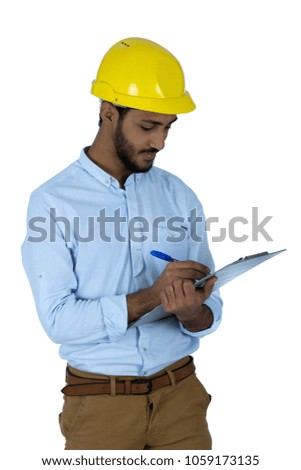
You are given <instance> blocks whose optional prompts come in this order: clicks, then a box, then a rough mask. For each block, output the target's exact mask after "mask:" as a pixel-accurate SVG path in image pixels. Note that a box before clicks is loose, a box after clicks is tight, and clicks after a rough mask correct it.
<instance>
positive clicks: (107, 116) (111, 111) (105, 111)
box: [100, 101, 119, 126]
mask: <svg viewBox="0 0 301 470" xmlns="http://www.w3.org/2000/svg"><path fill="white" fill-rule="evenodd" d="M118 115H119V113H118V111H117V109H116V108H115V106H114V105H113V104H112V103H110V102H109V101H104V102H103V103H102V105H101V108H100V117H101V119H102V125H103V124H105V125H109V126H112V124H114V123H115V121H116V120H118Z"/></svg>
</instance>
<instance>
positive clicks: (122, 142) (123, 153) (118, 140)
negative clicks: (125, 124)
mask: <svg viewBox="0 0 301 470" xmlns="http://www.w3.org/2000/svg"><path fill="white" fill-rule="evenodd" d="M121 124H122V120H121V119H119V121H118V124H117V127H116V131H115V135H114V146H115V150H116V154H117V156H118V158H119V160H120V161H121V162H122V163H123V165H124V167H125V168H126V169H127V170H130V171H131V172H133V173H146V172H148V171H149V170H150V169H151V168H152V166H153V161H149V162H147V165H146V166H145V164H144V165H142V164H140V165H139V162H138V161H137V160H138V158H136V159H135V155H139V153H140V154H143V153H154V154H156V153H157V150H156V149H153V148H152V149H145V150H142V151H141V152H139V153H138V152H137V151H136V150H135V148H134V146H133V145H132V144H131V143H130V142H129V141H128V140H127V138H126V137H125V135H124V133H123V131H122V126H121Z"/></svg>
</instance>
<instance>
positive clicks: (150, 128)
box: [140, 125, 153, 131]
mask: <svg viewBox="0 0 301 470" xmlns="http://www.w3.org/2000/svg"><path fill="white" fill-rule="evenodd" d="M140 127H141V129H143V130H144V131H151V130H153V126H152V127H146V126H141V125H140Z"/></svg>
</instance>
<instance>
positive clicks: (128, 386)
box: [61, 357, 195, 396]
mask: <svg viewBox="0 0 301 470" xmlns="http://www.w3.org/2000/svg"><path fill="white" fill-rule="evenodd" d="M194 371H195V365H194V363H193V358H192V357H190V358H189V362H188V363H187V364H185V365H184V366H182V367H180V368H178V369H175V370H172V369H171V370H170V372H169V373H168V372H167V371H166V372H164V373H163V374H162V375H159V376H157V377H152V378H145V379H143V378H138V379H131V378H130V379H125V380H122V379H119V378H118V379H116V381H115V384H114V392H115V393H116V394H117V395H119V394H121V395H148V394H150V393H151V392H153V391H154V390H158V389H159V388H162V387H166V386H167V385H171V384H172V380H171V378H170V376H171V375H172V377H173V378H174V381H175V383H177V382H180V381H181V380H183V379H185V378H186V377H188V376H189V375H191V374H193V373H194ZM66 383H67V385H66V387H64V388H63V389H62V390H61V391H62V393H64V395H68V396H77V395H99V394H111V391H112V381H111V380H102V379H89V378H84V377H78V376H76V375H74V374H72V373H71V372H70V370H69V369H68V367H67V370H66ZM115 393H114V394H115Z"/></svg>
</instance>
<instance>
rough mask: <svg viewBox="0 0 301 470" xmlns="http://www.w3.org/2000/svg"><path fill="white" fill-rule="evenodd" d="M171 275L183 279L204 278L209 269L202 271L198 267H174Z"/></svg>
mask: <svg viewBox="0 0 301 470" xmlns="http://www.w3.org/2000/svg"><path fill="white" fill-rule="evenodd" d="M170 273H171V275H173V276H174V277H178V278H181V279H192V280H195V279H202V277H205V276H207V275H208V272H207V271H200V270H196V269H191V268H190V269H189V268H178V267H176V268H174V269H172V270H171V271H170Z"/></svg>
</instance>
